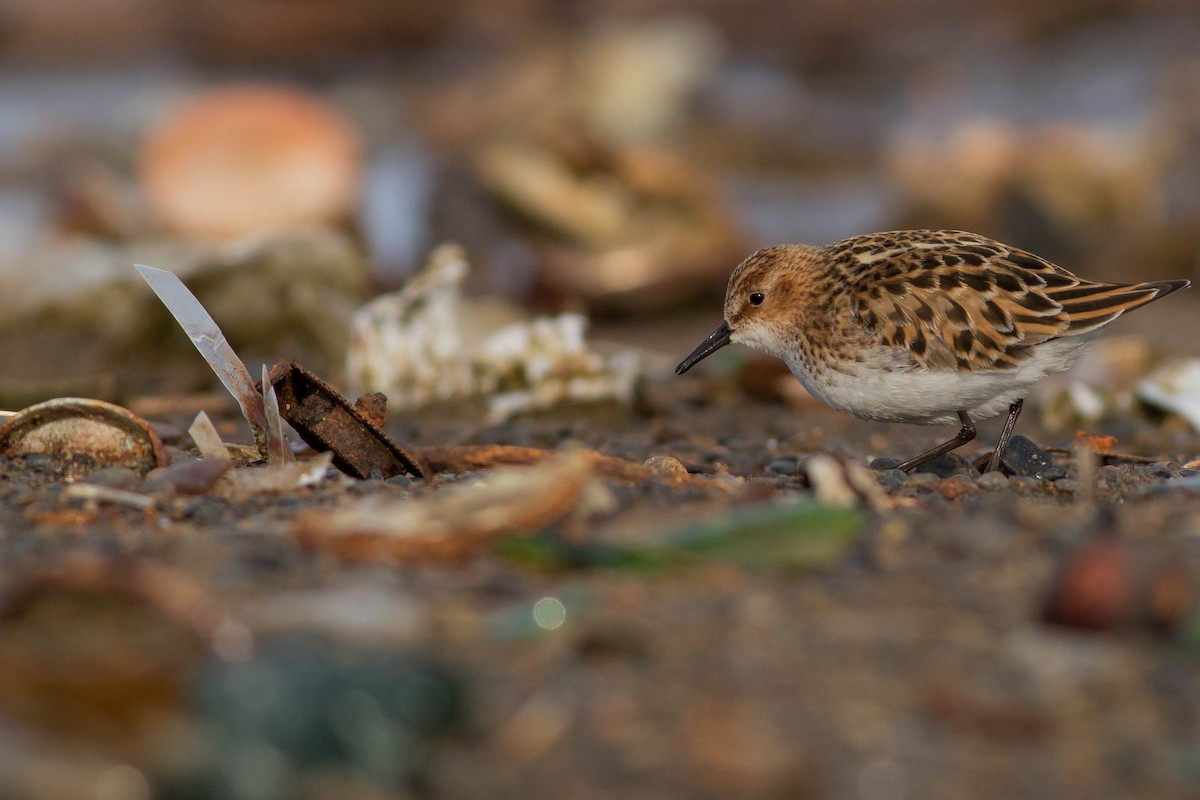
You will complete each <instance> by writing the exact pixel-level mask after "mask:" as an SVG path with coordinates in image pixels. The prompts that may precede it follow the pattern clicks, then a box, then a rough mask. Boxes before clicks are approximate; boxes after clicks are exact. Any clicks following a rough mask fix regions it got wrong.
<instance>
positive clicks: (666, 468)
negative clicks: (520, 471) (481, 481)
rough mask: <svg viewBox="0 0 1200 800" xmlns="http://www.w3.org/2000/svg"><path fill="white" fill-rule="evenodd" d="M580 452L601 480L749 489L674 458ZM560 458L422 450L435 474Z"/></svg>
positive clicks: (501, 450)
mask: <svg viewBox="0 0 1200 800" xmlns="http://www.w3.org/2000/svg"><path fill="white" fill-rule="evenodd" d="M577 452H579V453H581V454H582V455H583V456H584V457H586V458H587V460H588V462H589V463H590V464H591V468H592V469H593V470H594V471H595V473H596V474H597V475H598V476H600V477H602V478H607V479H609V480H615V481H619V482H621V483H625V484H638V483H645V482H646V481H650V480H659V481H662V482H664V483H666V484H667V485H668V486H674V487H684V486H686V487H691V488H703V489H713V490H715V491H718V492H721V493H724V494H732V493H735V492H737V491H738V490H740V489H741V488H743V487H744V486H745V481H744V480H743V479H741V478H735V477H733V476H730V475H723V476H716V477H712V476H697V475H692V474H690V473H689V472H688V471H687V468H686V467H684V466H683V464H681V463H680V462H679V461H678V460H677V459H674V458H671V457H670V456H655V457H652V458H650V459H648V460H647V461H646V463H644V464H639V463H637V462H636V461H629V460H626V459H624V458H617V457H616V456H609V455H605V454H603V453H599V452H597V451H595V450H579V451H577ZM557 455H559V453H557V452H556V451H554V450H543V449H540V448H537V447H518V446H516V445H501V444H484V445H440V446H433V447H425V448H422V450H421V456H422V457H423V458H424V459H425V463H426V464H428V465H429V469H430V470H431V471H433V472H435V473H436V472H446V473H453V474H462V473H465V472H478V471H480V470H486V469H492V468H495V467H501V466H528V465H532V464H541V463H543V462H545V461H546V460H548V459H552V458H555V457H556V456H557Z"/></svg>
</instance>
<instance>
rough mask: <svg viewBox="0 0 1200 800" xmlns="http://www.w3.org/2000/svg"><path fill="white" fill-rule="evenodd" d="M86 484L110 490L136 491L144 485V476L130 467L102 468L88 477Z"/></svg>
mask: <svg viewBox="0 0 1200 800" xmlns="http://www.w3.org/2000/svg"><path fill="white" fill-rule="evenodd" d="M85 482H86V483H90V484H93V485H95V486H107V487H108V488H110V489H124V490H126V491H130V492H132V491H136V490H137V489H138V488H140V487H141V485H142V476H141V475H139V474H138V473H137V472H136V471H134V470H132V469H130V468H129V467H101V468H100V469H98V470H96V471H95V472H93V473H92V474H91V475H88V477H87V480H86V481H85Z"/></svg>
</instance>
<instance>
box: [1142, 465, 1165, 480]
mask: <svg viewBox="0 0 1200 800" xmlns="http://www.w3.org/2000/svg"><path fill="white" fill-rule="evenodd" d="M1142 474H1143V475H1145V476H1147V477H1150V478H1169V477H1171V468H1170V467H1168V466H1167V465H1166V464H1147V465H1146V466H1145V467H1144V468H1143V469H1142Z"/></svg>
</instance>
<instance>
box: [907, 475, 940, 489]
mask: <svg viewBox="0 0 1200 800" xmlns="http://www.w3.org/2000/svg"><path fill="white" fill-rule="evenodd" d="M941 480H942V479H941V477H940V476H938V475H935V474H933V473H932V472H914V473H913V474H911V475H909V476H908V480H906V481H905V482H904V485H905V486H915V487H917V488H918V489H922V488H927V487H930V486H934V485H936V484H938V483H940V482H941Z"/></svg>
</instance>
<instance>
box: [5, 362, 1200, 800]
mask: <svg viewBox="0 0 1200 800" xmlns="http://www.w3.org/2000/svg"><path fill="white" fill-rule="evenodd" d="M661 389H662V387H661V386H659V387H656V386H654V385H651V386H649V387H648V388H647V390H646V391H645V392H644V393H643V398H642V401H641V402H640V403H639V407H638V409H637V410H623V409H616V408H598V409H590V410H589V409H568V410H564V411H562V412H557V413H555V414H554V415H552V417H551V416H547V417H544V418H539V419H523V420H518V421H515V422H511V423H506V424H503V425H498V426H497V425H493V426H488V425H484V424H482V423H478V424H471V423H466V422H464V421H463V420H465V419H469V417H468V416H466V415H463V416H455V415H447V414H444V413H443V414H440V415H438V416H437V417H436V418H432V417H431V418H428V419H421V418H410V419H406V420H404V421H403V422H397V423H395V424H394V425H393V430H394V432H395V433H396V434H397V436H398V438H399V439H400V440H401V441H403V442H405V443H406V444H410V445H412V446H414V447H417V448H420V447H423V446H427V445H432V444H457V445H476V444H478V445H497V444H499V445H514V446H526V447H543V448H548V449H562V448H564V447H567V446H569V445H574V446H581V447H586V448H594V449H595V450H598V451H600V452H602V453H604V454H607V455H611V456H618V457H621V458H628V459H630V460H632V461H633V462H636V463H639V464H640V463H641V462H642V461H644V460H645V459H647V458H650V457H652V456H671V457H674V458H676V459H678V462H679V463H681V464H682V465H684V466H685V467H686V468H687V469H688V470H689V471H690V472H691V473H692V475H691V477H682V478H681V477H679V476H676V477H674V478H672V477H670V474H669V472H659V473H656V474H655V475H653V476H650V477H648V478H644V479H641V480H630V479H624V480H616V479H613V478H611V477H603V475H604V473H603V471H602V470H595V474H594V475H592V476H591V477H589V478H588V481H589V483H588V486H589V487H590V488H589V489H588V490H587V491H585V492H583V493H582V495H580V496H579V497H577V498H576V499H575V500H573V501H572V502H571V506H572V507H571V508H570V509H568V511H567V513H563V514H560V515H559V516H558V517H557V518H556V519H555V520H553V521H551V522H549V523H547V524H542V525H539V526H536V527H538V528H539V530H538V531H536V532H535V531H533V530H523V531H520V532H517V533H515V534H510V535H506V536H502V537H500V538H498V539H497V538H495V537H491V536H489V537H485V538H482V539H480V540H479V542H478V543H477V544H475V545H473V546H472V547H470V548H468V549H467V550H466V551H465V552H459V553H456V554H455V555H454V556H453V557H452V558H445V557H441V556H437V555H436V554H433V555H431V556H430V557H428V558H426V557H421V556H420V555H418V556H411V555H409V556H405V557H378V556H377V557H371V558H362V557H361V554H360V557H358V558H355V559H350V560H347V559H345V558H343V557H340V556H344V555H345V554H346V551H345V549H344V548H343V547H341V546H340V545H339V544H338V542H339V541H340V540H338V539H337V537H336V536H335V535H333V534H332V533H330V532H329V530H332V527H330V526H333V525H334V523H332V522H329V520H331V519H332V517H329V516H321V514H322V513H323V512H325V513H328V512H330V511H332V510H334V509H342V510H345V509H353V508H359V507H362V506H363V504H368V503H380V502H384V501H399V502H403V503H407V504H420V503H428V502H433V501H435V500H436V499H437V498H439V497H443V498H444V497H449V496H451V495H450V492H452V491H454V489H455V487H456V485H457V484H464V483H469V482H471V481H480V480H481V479H484V478H487V476H488V475H490V471H488V470H482V471H480V470H474V471H471V472H468V473H462V474H455V473H450V472H443V473H442V474H440V475H439V477H438V479H437V481H436V482H435V484H434V485H433V486H427V485H424V484H422V483H420V482H418V481H414V480H411V479H409V478H407V477H400V478H394V479H392V480H390V481H383V480H367V481H352V480H350V479H347V478H343V477H339V476H337V475H336V474H334V473H332V472H331V473H329V474H328V475H327V476H326V478H325V479H324V480H322V481H321V482H320V483H319V484H318V485H316V486H312V487H307V488H303V489H298V490H292V491H284V492H278V493H273V494H256V495H251V496H240V497H239V496H236V495H232V494H229V493H228V492H222V491H220V490H219V487H213V488H212V489H210V490H206V491H202V492H200V493H198V494H185V493H183V491H182V489H181V486H182V484H180V485H171V484H170V483H169V481H164V480H163V479H162V478H161V477H159V478H158V479H156V478H155V476H153V475H152V476H151V477H150V478H149V479H143V478H142V477H141V476H139V475H137V474H136V473H133V472H131V471H129V470H124V469H120V468H115V469H114V468H108V469H102V470H99V471H97V472H94V473H92V475H91V477H90V478H88V479H87V483H88V485H92V486H103V487H105V489H107V490H123V491H127V492H132V493H134V494H135V495H137V496H144V497H149V498H151V500H152V502H151V503H150V504H149V505H148V507H146V508H134V507H128V505H125V504H123V503H122V502H114V501H112V500H111V498H110V499H101V500H97V499H95V498H90V499H89V498H87V497H82V496H81V495H80V494H79V490H78V488H77V487H78V486H79V484H68V483H65V482H64V481H62V480H61V479H60V476H61V471H60V468H59V467H58V466H56V465H55V464H53V463H51V462H49V461H48V460H46V459H42V458H38V457H34V458H30V459H25V460H22V459H10V460H8V461H5V462H3V463H0V469H2V472H0V564H3V571H2V574H0V590H2V591H3V593H4V597H5V599H4V606H3V610H2V611H0V625H2V626H3V635H2V636H0V667H3V668H2V669H0V676H6V677H0V690H2V691H0V698H2V699H0V709H2V710H3V711H4V717H3V719H4V720H5V722H4V725H3V727H0V742H3V743H5V745H6V746H5V747H0V751H7V752H8V753H9V755H7V756H3V757H0V789H3V790H4V791H3V792H0V793H2V794H4V795H5V796H22V797H31V798H40V797H46V798H50V797H59V796H71V794H72V792H77V791H89V787H91V789H90V791H92V792H93V794H94V795H95V796H103V797H143V796H155V797H157V796H163V797H246V798H274V797H332V796H334V795H335V794H336V795H338V796H344V795H345V793H346V792H352V793H353V795H354V796H361V797H405V796H420V797H480V798H483V797H488V798H495V797H522V798H537V797H563V796H570V797H582V798H587V797H597V798H600V797H612V796H622V797H633V798H638V797H645V798H649V797H664V796H665V797H674V796H679V797H685V796H686V797H817V798H854V797H861V798H864V799H865V800H889V799H891V798H943V797H944V798H958V797H962V796H963V794H964V792H966V791H969V792H970V793H971V794H972V795H973V796H978V797H996V798H1002V797H1003V798H1014V797H1029V798H1041V797H1059V798H1061V797H1088V798H1096V797H1122V798H1167V797H1191V796H1196V794H1197V793H1200V718H1198V717H1197V714H1196V711H1195V709H1196V708H1198V707H1200V672H1198V670H1197V658H1198V655H1200V645H1198V644H1197V641H1200V640H1198V639H1197V636H1198V633H1197V631H1200V618H1197V617H1195V616H1194V610H1193V601H1194V595H1195V585H1196V576H1197V574H1200V545H1198V544H1197V542H1200V538H1198V536H1197V534H1200V513H1198V509H1200V500H1198V498H1200V480H1198V474H1197V471H1196V470H1195V469H1193V468H1186V467H1184V466H1182V465H1183V464H1185V463H1188V462H1189V461H1190V460H1192V459H1194V458H1195V455H1196V451H1198V450H1200V442H1197V441H1195V440H1192V442H1191V448H1192V449H1191V452H1190V453H1189V452H1169V448H1171V447H1178V445H1179V444H1180V441H1181V437H1180V436H1179V435H1169V434H1167V433H1165V432H1163V431H1164V429H1160V428H1158V427H1156V426H1155V425H1154V424H1152V423H1151V422H1149V421H1144V420H1139V421H1134V422H1133V423H1128V422H1127V423H1125V424H1126V425H1127V426H1128V425H1129V424H1132V425H1133V426H1134V428H1135V429H1136V430H1135V434H1136V435H1133V436H1131V437H1130V438H1131V439H1132V440H1136V441H1138V442H1139V443H1140V444H1142V445H1150V444H1152V443H1153V442H1154V440H1155V438H1156V437H1157V438H1158V440H1159V443H1160V446H1161V447H1162V448H1163V449H1162V451H1161V453H1160V454H1161V460H1157V458H1156V457H1155V458H1142V459H1137V460H1136V461H1132V462H1131V461H1122V460H1121V459H1119V458H1110V459H1106V460H1108V461H1110V462H1111V463H1108V464H1104V463H1102V461H1104V460H1105V459H1099V458H1097V457H1093V456H1075V455H1072V454H1071V453H1070V452H1069V451H1066V450H1064V451H1062V452H1057V451H1055V452H1051V453H1049V454H1048V457H1051V458H1052V459H1053V464H1052V465H1051V467H1050V468H1049V469H1048V470H1043V472H1045V473H1047V474H1043V475H1042V477H1040V478H1038V477H1031V476H1024V475H1012V476H1008V475H997V474H989V475H985V476H982V477H980V476H979V475H978V473H977V472H976V471H975V470H974V469H973V468H971V467H970V466H969V463H968V462H966V460H965V459H960V460H959V461H957V462H947V463H943V464H942V465H941V471H942V472H944V473H947V474H948V476H946V477H943V476H941V475H938V474H934V473H930V472H925V473H917V474H914V475H908V476H906V475H904V474H903V473H899V472H897V471H895V470H883V471H867V470H865V469H863V468H861V466H860V465H861V464H863V463H865V462H866V461H868V460H870V459H871V458H874V457H877V456H879V455H881V453H880V452H877V451H876V450H877V449H881V450H885V451H886V452H887V454H889V455H892V454H894V455H902V454H904V453H905V451H906V450H907V449H908V448H909V447H910V446H911V447H912V449H913V451H914V452H915V450H916V449H917V448H918V447H921V446H927V445H928V444H929V443H931V442H932V440H933V439H934V438H936V436H937V435H938V434H940V433H941V431H940V430H936V431H935V430H929V429H909V428H902V427H883V426H876V425H868V424H865V423H859V422H856V421H853V420H850V419H847V418H845V417H843V416H841V415H837V414H835V413H833V412H830V411H827V410H821V409H814V410H812V411H811V412H807V413H794V412H793V411H791V410H789V409H788V408H786V407H784V406H781V405H777V404H768V403H761V402H758V401H754V400H751V399H748V398H747V397H745V396H742V395H740V394H738V393H736V392H735V391H734V390H732V389H730V388H729V387H728V386H724V385H721V386H718V385H717V384H715V383H712V382H710V381H709V380H706V379H704V378H699V379H695V380H689V381H684V382H681V383H679V384H677V385H672V388H671V389H670V391H669V392H667V391H665V390H661ZM668 396H669V397H671V398H672V399H671V400H670V401H668V400H667V399H665V398H667V397H668ZM1029 428H1031V429H1033V430H1032V433H1033V434H1034V435H1035V436H1036V437H1037V438H1038V440H1039V441H1043V442H1044V443H1047V444H1053V443H1056V442H1055V441H1054V439H1053V437H1051V436H1043V435H1041V432H1039V431H1036V425H1032V424H1031V425H1030V426H1029ZM1021 430H1023V431H1025V432H1026V433H1030V432H1031V431H1030V430H1029V429H1026V428H1025V427H1024V426H1023V427H1022V429H1021ZM982 440H983V437H982V435H981V441H982ZM1184 441H1185V442H1186V437H1185V438H1184ZM185 444H186V440H180V441H177V442H175V444H174V445H173V449H172V458H173V459H175V460H186V459H187V458H189V457H190V456H189V455H188V454H187V453H186V452H185V450H184V449H183V446H184V445H185ZM880 445H881V447H880ZM967 450H968V455H969V456H971V457H975V456H977V455H979V454H980V453H982V448H976V449H974V450H972V449H970V448H967ZM820 452H830V453H834V454H836V455H835V456H834V457H833V458H828V459H825V460H824V461H823V462H821V461H820V459H817V460H814V459H813V456H814V454H816V453H820ZM818 463H823V464H824V465H825V467H819V466H816V465H817V464H818ZM830 464H832V465H834V467H833V469H832V471H830V469H829V468H828V467H829V465H830ZM253 469H254V468H253V467H248V468H243V469H242V470H239V471H240V472H245V471H247V470H253ZM510 469H511V468H510ZM951 473H954V474H951ZM596 475H600V477H596ZM565 476H566V468H563V471H562V474H557V475H552V476H551V477H550V478H546V477H545V476H543V477H542V478H539V479H538V481H540V483H539V482H533V483H534V485H533V486H532V491H533V492H534V494H533V495H519V494H518V495H517V496H516V497H515V499H514V500H513V501H512V503H511V505H512V506H513V507H514V508H515V507H518V506H521V505H522V504H532V503H534V502H535V500H534V499H533V498H535V497H536V496H537V495H545V494H546V493H547V492H549V491H550V490H551V488H552V487H553V486H554V485H555V484H556V483H561V482H563V481H566V480H567V477H565ZM729 476H742V477H744V478H745V480H744V481H743V480H739V479H736V478H732V477H729ZM863 476H866V480H867V481H868V483H863ZM530 481H533V479H532V478H531V479H530ZM499 482H500V479H499V473H497V477H496V480H495V481H494V483H499ZM526 488H527V489H529V488H530V487H526ZM188 491H196V489H195V488H190V489H188ZM839 492H840V493H841V494H839ZM814 493H815V494H817V495H819V496H821V497H822V498H823V499H824V500H825V501H826V503H829V502H841V503H842V504H843V505H844V506H846V507H845V508H843V509H840V510H834V511H829V510H828V509H826V510H824V511H821V510H816V511H814V502H813V496H814ZM593 495H595V497H593ZM597 497H599V499H596V498H597ZM839 497H840V498H841V500H838V498H839ZM764 509H766V511H764ZM777 512H778V513H782V514H784V517H782V518H778V513H777ZM440 513H442V514H443V516H444V518H445V519H448V520H450V523H451V524H460V523H455V522H454V520H455V519H456V517H455V511H454V507H453V504H451V505H446V506H443V507H441V512H440ZM764 514H766V515H767V517H768V518H767V521H765V522H764ZM771 514H775V515H776V516H775V517H771V516H770V515H771ZM822 514H825V515H826V516H821V515H822ZM830 514H832V516H829V515H830ZM771 520H774V522H772V521H771ZM461 524H465V523H461ZM772 525H774V527H772ZM323 526H324V527H323ZM835 529H836V532H835ZM298 530H307V531H309V532H310V533H309V535H308V536H307V537H305V536H301V535H298V533H297V532H298ZM313 531H317V533H315V534H314V533H312V532H313ZM781 531H782V537H781V535H780V532H781ZM531 533H536V535H534V536H532V538H531V537H530V535H529V534H531ZM797 541H803V542H808V543H817V544H814V545H813V546H812V547H808V546H805V547H801V548H799V549H797V548H796V546H795V542H797ZM339 554H340V555H339ZM96 787H99V788H96ZM101 789H103V790H104V791H105V792H109V793H108V794H103V793H102V792H101ZM138 792H141V794H139V793H138ZM73 796H84V795H81V794H75V795H73Z"/></svg>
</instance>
